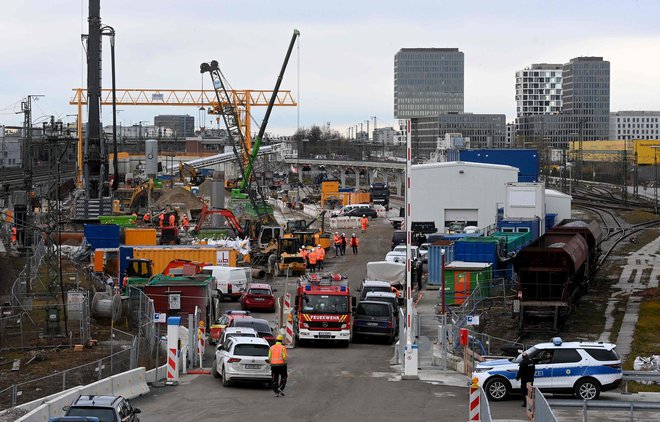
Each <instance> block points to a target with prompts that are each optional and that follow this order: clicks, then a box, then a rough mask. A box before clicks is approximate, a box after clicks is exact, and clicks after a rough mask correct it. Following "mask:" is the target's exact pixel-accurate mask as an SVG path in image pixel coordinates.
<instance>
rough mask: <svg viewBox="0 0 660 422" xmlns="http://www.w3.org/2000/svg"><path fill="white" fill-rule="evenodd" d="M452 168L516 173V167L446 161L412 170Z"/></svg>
mask: <svg viewBox="0 0 660 422" xmlns="http://www.w3.org/2000/svg"><path fill="white" fill-rule="evenodd" d="M452 167H475V168H485V169H492V170H512V171H516V172H517V171H518V168H517V167H512V166H507V165H503V164H488V163H473V162H469V161H446V162H442V163H427V164H415V165H414V166H412V169H413V170H416V169H420V170H421V169H430V168H452Z"/></svg>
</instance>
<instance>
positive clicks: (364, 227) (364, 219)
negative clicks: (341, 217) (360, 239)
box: [360, 215, 369, 233]
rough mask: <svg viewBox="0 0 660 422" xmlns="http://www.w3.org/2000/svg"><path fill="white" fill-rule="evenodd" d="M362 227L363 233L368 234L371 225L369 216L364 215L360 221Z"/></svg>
mask: <svg viewBox="0 0 660 422" xmlns="http://www.w3.org/2000/svg"><path fill="white" fill-rule="evenodd" d="M360 225H361V226H362V233H366V232H367V226H368V225H369V219H368V218H367V216H365V215H362V219H360Z"/></svg>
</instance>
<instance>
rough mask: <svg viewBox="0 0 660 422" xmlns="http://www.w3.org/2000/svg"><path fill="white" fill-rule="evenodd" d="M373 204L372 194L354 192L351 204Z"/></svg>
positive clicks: (350, 200)
mask: <svg viewBox="0 0 660 422" xmlns="http://www.w3.org/2000/svg"><path fill="white" fill-rule="evenodd" d="M370 202H371V194H370V193H369V192H352V193H351V196H350V199H349V204H368V203H370Z"/></svg>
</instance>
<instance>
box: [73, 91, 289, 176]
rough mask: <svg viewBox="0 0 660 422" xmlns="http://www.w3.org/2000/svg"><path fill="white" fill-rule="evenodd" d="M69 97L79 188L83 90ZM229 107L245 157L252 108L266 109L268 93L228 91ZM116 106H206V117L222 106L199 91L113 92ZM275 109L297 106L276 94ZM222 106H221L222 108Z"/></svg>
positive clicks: (106, 97) (104, 96)
mask: <svg viewBox="0 0 660 422" xmlns="http://www.w3.org/2000/svg"><path fill="white" fill-rule="evenodd" d="M73 91H74V95H73V98H72V99H71V100H70V101H69V104H71V105H75V106H77V107H78V160H77V161H78V164H77V169H76V183H77V184H78V187H81V186H82V169H83V137H82V107H83V106H84V105H87V90H86V89H84V88H75V89H74V90H73ZM229 94H230V98H231V100H232V102H233V106H234V107H236V109H237V110H238V116H239V122H238V125H239V127H240V129H241V132H242V133H243V136H244V137H245V142H246V144H247V151H246V152H245V153H246V154H247V156H249V155H250V153H251V151H252V136H251V131H250V127H251V125H252V118H251V116H250V109H251V108H252V107H259V106H268V102H269V100H270V97H271V95H272V94H273V91H272V90H250V89H246V90H231V91H229ZM116 96H117V105H122V106H129V105H132V106H188V107H210V109H211V110H210V111H209V114H218V113H219V111H220V110H222V107H221V106H220V104H218V101H217V99H216V95H215V91H214V90H202V89H117V90H116ZM101 105H112V90H111V89H103V90H101ZM274 105H275V106H288V107H295V106H296V105H298V104H297V103H296V102H295V100H294V99H293V96H292V95H291V91H279V92H278V93H277V98H276V100H275V104H274ZM223 106H224V105H223Z"/></svg>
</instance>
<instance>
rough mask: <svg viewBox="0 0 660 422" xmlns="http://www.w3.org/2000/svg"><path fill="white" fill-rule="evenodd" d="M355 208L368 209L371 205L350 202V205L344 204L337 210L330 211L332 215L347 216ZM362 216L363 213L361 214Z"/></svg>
mask: <svg viewBox="0 0 660 422" xmlns="http://www.w3.org/2000/svg"><path fill="white" fill-rule="evenodd" d="M355 209H360V210H366V209H371V205H369V204H349V205H344V206H343V207H341V208H340V209H339V210H337V211H333V212H332V213H330V217H340V216H341V217H346V216H347V215H346V214H347V213H348V212H352V211H353V210H355ZM360 216H362V214H360Z"/></svg>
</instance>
